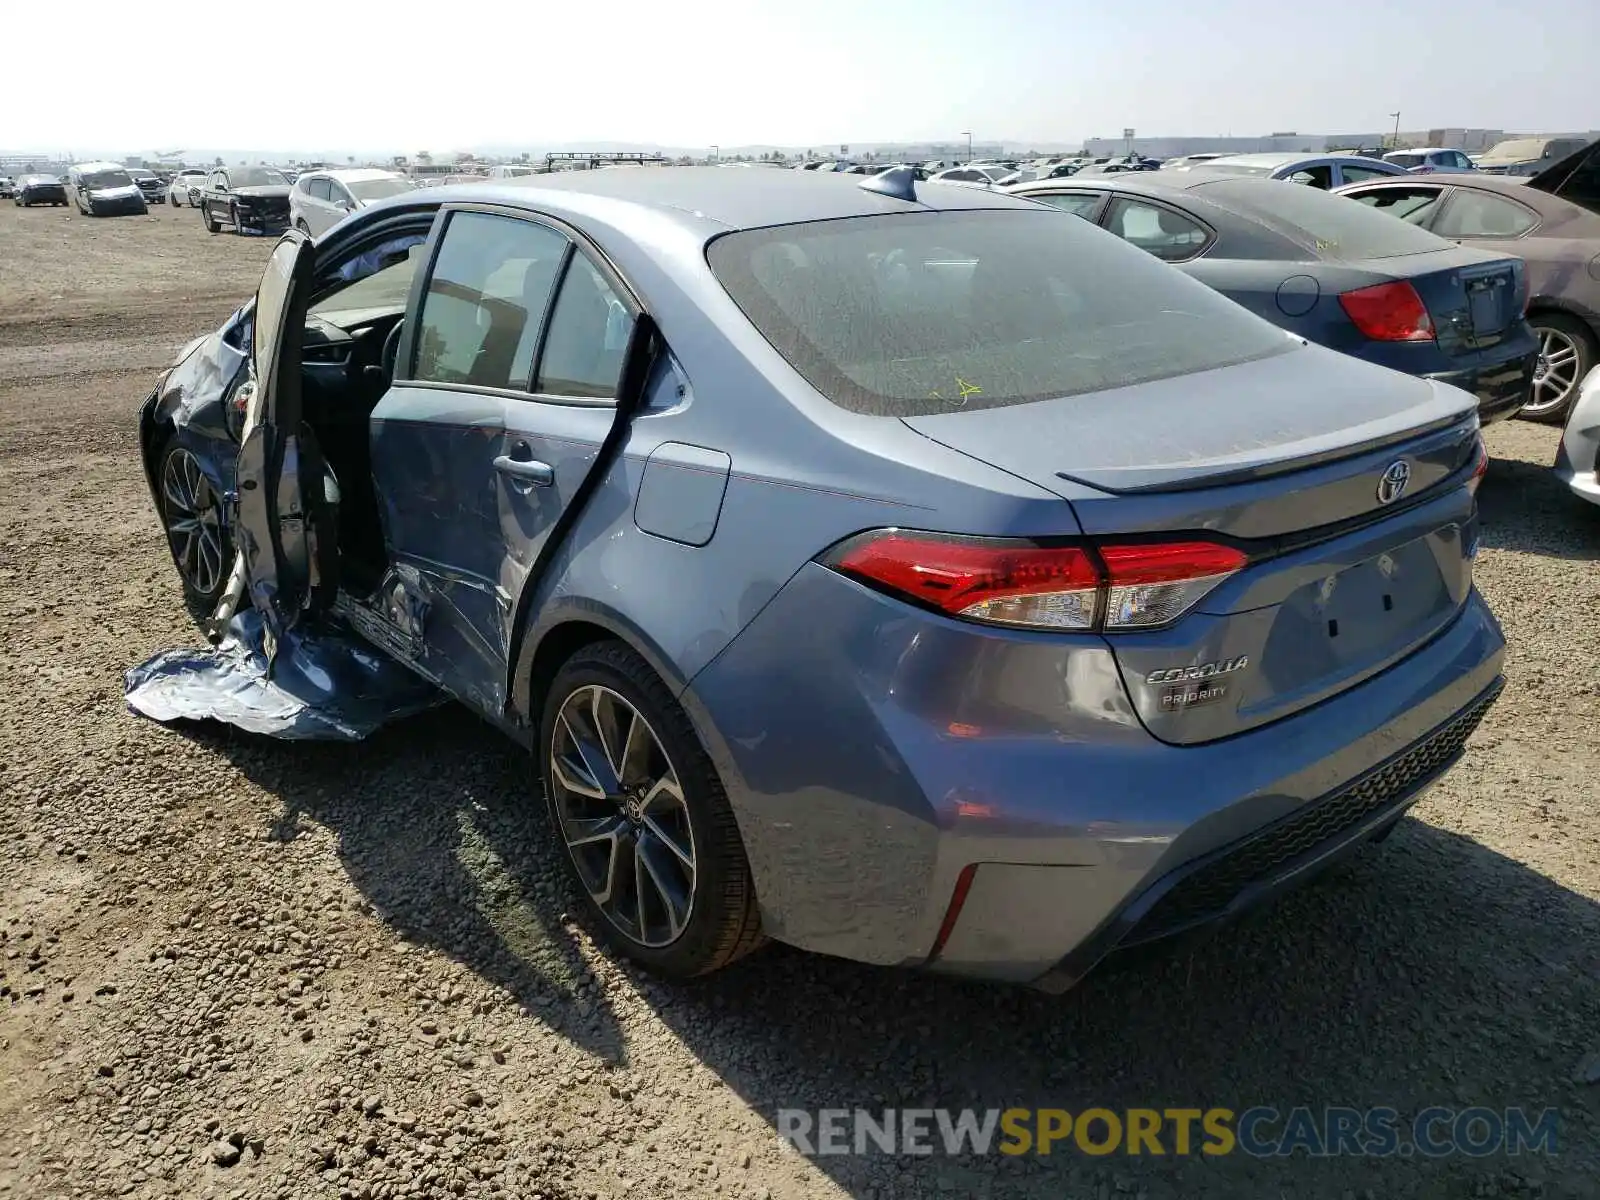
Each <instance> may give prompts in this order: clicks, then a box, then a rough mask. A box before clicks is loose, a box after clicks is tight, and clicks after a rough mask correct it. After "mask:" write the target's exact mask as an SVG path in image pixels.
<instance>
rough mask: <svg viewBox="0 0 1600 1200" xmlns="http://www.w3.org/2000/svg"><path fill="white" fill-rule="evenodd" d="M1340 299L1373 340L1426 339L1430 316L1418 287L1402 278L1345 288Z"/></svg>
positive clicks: (1430, 329)
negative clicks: (1350, 288) (1347, 289)
mask: <svg viewBox="0 0 1600 1200" xmlns="http://www.w3.org/2000/svg"><path fill="white" fill-rule="evenodd" d="M1339 303H1340V305H1341V306H1342V307H1343V308H1344V311H1345V315H1346V316H1348V317H1349V318H1350V320H1351V321H1352V322H1354V324H1355V327H1356V328H1357V329H1359V330H1360V331H1361V332H1362V333H1364V334H1366V335H1367V336H1368V337H1369V338H1371V339H1372V340H1373V341H1376V342H1429V341H1432V340H1433V318H1432V317H1430V316H1429V315H1428V308H1427V305H1425V304H1423V303H1422V297H1421V296H1419V295H1417V289H1416V288H1414V287H1412V286H1411V285H1410V284H1409V283H1407V282H1406V281H1405V280H1403V279H1397V280H1395V282H1393V283H1379V284H1375V285H1374V286H1372V287H1364V288H1358V289H1357V290H1355V291H1353V292H1344V293H1342V294H1341V295H1340V296H1339Z"/></svg>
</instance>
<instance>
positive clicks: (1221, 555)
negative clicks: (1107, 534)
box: [1100, 542, 1248, 629]
mask: <svg viewBox="0 0 1600 1200" xmlns="http://www.w3.org/2000/svg"><path fill="white" fill-rule="evenodd" d="M1100 557H1101V559H1102V560H1103V561H1104V562H1105V564H1106V580H1107V589H1106V608H1105V625H1106V628H1107V629H1138V628H1140V627H1148V626H1151V625H1165V624H1166V623H1167V622H1169V621H1172V620H1175V619H1176V618H1177V617H1179V616H1181V615H1182V614H1184V613H1186V612H1188V611H1189V609H1191V608H1193V607H1194V606H1195V605H1196V604H1197V603H1198V602H1199V601H1200V598H1201V597H1202V596H1204V595H1205V594H1206V593H1207V592H1209V591H1210V590H1211V589H1212V588H1214V587H1216V586H1217V584H1219V583H1221V582H1222V581H1223V580H1224V579H1226V578H1227V577H1228V576H1229V575H1232V574H1233V573H1234V572H1235V571H1237V570H1239V569H1240V568H1241V567H1243V566H1244V565H1245V563H1246V562H1247V561H1248V559H1247V557H1246V556H1245V554H1244V552H1243V551H1240V550H1235V549H1234V548H1233V547H1232V546H1219V545H1217V544H1216V543H1215V542H1166V543H1161V544H1157V545H1150V546H1101V547H1100Z"/></svg>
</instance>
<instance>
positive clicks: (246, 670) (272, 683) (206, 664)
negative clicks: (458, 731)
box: [123, 608, 447, 742]
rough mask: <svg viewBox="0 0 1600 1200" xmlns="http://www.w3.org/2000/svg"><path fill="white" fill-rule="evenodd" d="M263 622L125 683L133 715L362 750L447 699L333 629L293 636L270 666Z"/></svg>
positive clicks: (243, 622)
mask: <svg viewBox="0 0 1600 1200" xmlns="http://www.w3.org/2000/svg"><path fill="white" fill-rule="evenodd" d="M263 633H264V629H263V625H262V620H261V615H260V614H259V613H257V612H256V610H255V609H253V608H248V609H245V610H243V611H242V612H240V613H238V614H236V615H235V616H234V618H233V620H232V622H230V624H229V626H228V631H227V635H226V636H225V637H224V638H223V639H222V641H221V642H220V643H219V644H218V645H216V646H213V647H210V648H207V649H203V650H202V649H180V650H164V651H162V652H161V653H160V654H157V655H155V656H154V657H153V658H151V659H149V660H148V661H146V662H144V663H141V664H140V665H139V666H137V667H134V668H133V669H132V670H130V671H128V672H127V673H126V675H125V676H124V679H123V683H124V688H125V699H126V701H127V705H128V708H129V709H131V710H132V711H133V712H136V713H139V714H140V715H142V716H146V717H149V718H150V719H151V720H153V721H161V722H163V723H165V722H171V721H180V720H182V721H207V720H210V721H221V722H223V723H224V724H227V725H232V726H235V727H236V728H238V729H243V730H245V731H246V732H248V733H259V734H264V735H265V736H267V737H275V738H285V739H289V740H295V741H307V740H310V741H336V742H355V741H360V740H361V739H362V738H364V737H366V736H368V735H369V734H371V733H373V732H374V731H375V730H377V729H378V728H379V727H380V726H382V725H385V724H387V723H389V722H391V721H396V720H399V719H400V718H402V717H408V716H412V715H414V714H416V713H420V712H426V711H427V710H428V709H430V708H436V707H438V706H439V705H440V704H443V703H444V702H445V700H446V699H447V697H446V696H445V695H444V693H443V692H441V691H439V689H438V688H436V687H434V686H433V685H432V684H430V683H429V682H428V681H427V680H425V679H421V678H419V677H418V676H417V675H415V674H414V673H413V672H411V671H409V670H407V669H406V668H405V667H404V666H402V665H401V664H400V663H398V662H396V661H395V660H394V659H393V658H391V657H390V656H389V655H387V654H385V653H383V652H382V651H380V650H378V649H376V648H374V647H373V646H371V645H369V644H368V643H367V642H366V641H365V640H363V639H362V638H360V637H358V636H356V635H355V634H354V633H352V632H351V631H350V630H348V629H346V628H342V627H341V626H340V625H339V624H337V623H335V622H331V621H327V622H320V623H318V624H316V625H314V626H302V627H299V628H296V629H293V630H291V631H289V633H288V634H286V635H285V637H284V639H283V640H282V641H281V642H280V644H279V646H278V652H277V654H276V656H275V657H274V659H273V661H272V662H271V663H270V664H269V663H268V661H267V655H266V651H265V647H264V643H263Z"/></svg>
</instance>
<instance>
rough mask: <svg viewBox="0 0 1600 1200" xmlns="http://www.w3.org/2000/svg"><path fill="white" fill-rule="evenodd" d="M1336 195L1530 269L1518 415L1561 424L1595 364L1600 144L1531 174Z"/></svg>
mask: <svg viewBox="0 0 1600 1200" xmlns="http://www.w3.org/2000/svg"><path fill="white" fill-rule="evenodd" d="M1341 194H1342V195H1344V196H1347V197H1349V198H1350V199H1352V200H1357V201H1359V202H1361V203H1362V204H1366V205H1369V206H1371V207H1372V208H1375V209H1377V210H1378V211H1379V212H1385V213H1389V214H1391V215H1393V216H1396V217H1399V218H1401V219H1402V220H1405V221H1408V222H1410V223H1411V224H1413V225H1416V226H1418V227H1419V228H1422V229H1427V230H1429V231H1431V232H1433V233H1435V234H1437V235H1438V236H1440V237H1444V238H1450V239H1451V240H1452V241H1456V242H1460V243H1461V244H1463V245H1468V246H1477V247H1479V248H1480V249H1484V250H1495V251H1500V252H1503V253H1506V254H1515V255H1517V256H1518V257H1520V258H1521V259H1522V260H1523V261H1524V262H1525V263H1527V267H1528V289H1529V291H1528V323H1529V324H1530V325H1532V326H1533V331H1534V335H1535V336H1536V337H1538V339H1539V361H1538V364H1537V366H1536V367H1535V369H1534V375H1533V391H1532V394H1531V395H1530V397H1529V400H1528V403H1527V405H1526V407H1524V408H1523V410H1522V415H1523V416H1525V417H1528V418H1529V419H1531V420H1536V421H1546V422H1549V423H1550V424H1554V425H1560V424H1562V423H1563V422H1564V421H1565V420H1566V417H1567V413H1568V412H1569V411H1570V410H1571V407H1572V403H1573V401H1574V400H1575V399H1576V397H1577V394H1578V385H1579V383H1580V382H1581V381H1582V380H1583V378H1584V376H1585V375H1587V374H1588V373H1589V371H1590V370H1591V369H1592V368H1593V367H1594V366H1596V365H1597V364H1600V142H1596V143H1595V144H1594V145H1593V146H1589V147H1587V148H1586V149H1585V150H1583V151H1580V153H1579V154H1577V155H1574V156H1571V157H1569V158H1567V159H1564V160H1562V161H1561V162H1559V163H1556V164H1554V165H1553V166H1551V167H1549V168H1547V169H1546V170H1545V171H1543V172H1541V173H1540V174H1539V175H1536V176H1534V177H1532V178H1526V177H1518V176H1514V175H1489V174H1486V173H1483V172H1474V173H1473V174H1471V175H1452V176H1450V177H1449V178H1448V179H1439V180H1432V179H1429V180H1419V179H1416V178H1411V179H1393V180H1376V181H1373V182H1370V183H1364V184H1356V185H1354V186H1351V187H1346V188H1343V189H1341Z"/></svg>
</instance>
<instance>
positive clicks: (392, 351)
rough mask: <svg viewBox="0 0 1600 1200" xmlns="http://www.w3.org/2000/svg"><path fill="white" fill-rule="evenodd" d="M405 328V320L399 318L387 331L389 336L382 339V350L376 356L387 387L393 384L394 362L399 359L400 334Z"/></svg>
mask: <svg viewBox="0 0 1600 1200" xmlns="http://www.w3.org/2000/svg"><path fill="white" fill-rule="evenodd" d="M405 327H406V319H405V318H404V317H401V318H400V319H399V320H398V321H396V322H395V323H394V328H393V329H391V330H389V336H388V337H386V338H384V339H383V349H382V350H381V351H380V352H379V354H378V362H379V364H380V365H381V366H382V367H383V382H384V384H385V385H386V386H387V385H388V384H391V383H393V382H394V368H395V362H396V360H397V359H399V357H400V333H401V331H402V330H403V329H405Z"/></svg>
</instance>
